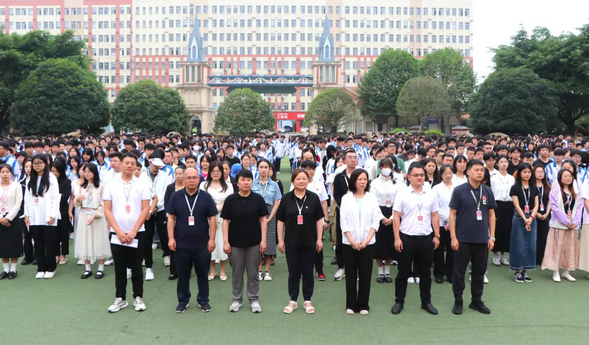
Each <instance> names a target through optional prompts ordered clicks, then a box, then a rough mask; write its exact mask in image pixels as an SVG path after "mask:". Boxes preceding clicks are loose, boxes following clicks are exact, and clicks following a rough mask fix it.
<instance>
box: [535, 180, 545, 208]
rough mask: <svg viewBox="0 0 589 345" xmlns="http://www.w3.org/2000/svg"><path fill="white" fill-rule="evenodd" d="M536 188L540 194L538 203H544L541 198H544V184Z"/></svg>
mask: <svg viewBox="0 0 589 345" xmlns="http://www.w3.org/2000/svg"><path fill="white" fill-rule="evenodd" d="M536 188H538V194H540V195H539V196H540V205H544V201H543V200H542V198H544V186H543V185H542V187H536Z"/></svg>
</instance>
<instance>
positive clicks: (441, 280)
mask: <svg viewBox="0 0 589 345" xmlns="http://www.w3.org/2000/svg"><path fill="white" fill-rule="evenodd" d="M434 281H435V282H436V284H442V283H443V282H444V279H442V278H440V277H435V278H434Z"/></svg>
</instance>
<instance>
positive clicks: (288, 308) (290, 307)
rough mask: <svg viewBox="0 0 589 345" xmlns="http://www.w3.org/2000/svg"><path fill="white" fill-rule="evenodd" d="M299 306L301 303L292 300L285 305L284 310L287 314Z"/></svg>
mask: <svg viewBox="0 0 589 345" xmlns="http://www.w3.org/2000/svg"><path fill="white" fill-rule="evenodd" d="M298 307H299V305H298V304H297V302H293V301H290V303H288V305H287V306H286V307H284V310H283V311H284V313H285V314H290V313H292V312H293V311H294V310H295V309H297V308H298Z"/></svg>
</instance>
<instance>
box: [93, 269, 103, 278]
mask: <svg viewBox="0 0 589 345" xmlns="http://www.w3.org/2000/svg"><path fill="white" fill-rule="evenodd" d="M94 278H95V279H102V278H104V272H103V271H97V272H96V276H94Z"/></svg>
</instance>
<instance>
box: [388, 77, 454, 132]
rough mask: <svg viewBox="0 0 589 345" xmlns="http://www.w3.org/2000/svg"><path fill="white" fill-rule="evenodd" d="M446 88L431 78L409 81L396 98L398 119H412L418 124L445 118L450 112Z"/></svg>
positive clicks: (418, 78)
mask: <svg viewBox="0 0 589 345" xmlns="http://www.w3.org/2000/svg"><path fill="white" fill-rule="evenodd" d="M446 90H447V88H446V86H444V84H442V82H441V81H439V80H437V79H434V78H432V77H427V76H425V77H416V78H412V79H409V80H408V81H407V83H405V85H404V86H403V89H401V92H400V93H399V97H398V98H397V113H398V114H399V116H400V117H406V118H414V119H417V120H418V121H419V123H420V124H423V123H428V120H429V119H430V118H439V117H442V116H447V115H448V114H450V113H451V112H452V108H451V106H450V97H448V91H446Z"/></svg>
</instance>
